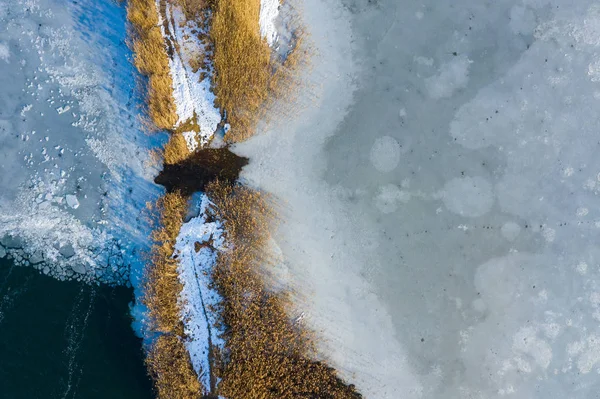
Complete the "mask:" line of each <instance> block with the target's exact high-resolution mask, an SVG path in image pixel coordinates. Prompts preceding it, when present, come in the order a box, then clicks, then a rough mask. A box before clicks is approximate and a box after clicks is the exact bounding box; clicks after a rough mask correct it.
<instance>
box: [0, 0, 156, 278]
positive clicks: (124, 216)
mask: <svg viewBox="0 0 600 399" xmlns="http://www.w3.org/2000/svg"><path fill="white" fill-rule="evenodd" d="M125 27H126V25H125V10H124V8H123V7H122V6H121V5H119V4H116V3H114V2H112V1H109V0H106V1H104V0H103V1H91V0H90V1H88V0H84V1H77V2H71V1H61V0H16V1H4V0H0V87H2V92H1V93H0V168H1V169H0V171H1V173H0V189H1V191H0V244H1V246H0V255H4V254H5V253H6V252H8V253H9V254H10V255H11V256H13V257H15V259H16V260H17V263H22V264H33V265H35V266H36V267H38V268H39V269H41V270H42V271H43V272H45V273H47V274H50V275H53V276H55V277H57V278H61V279H62V278H75V279H82V280H88V281H92V280H93V281H108V282H117V283H126V282H127V281H128V280H129V278H130V276H129V269H128V267H127V266H128V265H129V264H131V263H136V262H139V261H140V260H141V259H142V257H141V251H142V250H144V249H146V245H147V244H146V243H147V241H148V240H147V238H148V225H147V222H148V218H147V215H146V216H145V215H143V214H142V213H141V212H142V210H143V209H144V205H145V202H146V201H149V200H152V199H154V198H156V196H157V195H158V194H159V188H158V187H157V186H155V185H153V184H152V177H153V175H154V174H155V173H156V170H155V167H154V166H153V165H152V164H151V163H150V162H149V159H148V156H149V155H148V148H150V147H153V146H156V145H158V143H157V141H159V140H160V139H161V136H160V135H156V136H153V137H152V138H151V137H149V136H146V135H145V134H144V133H142V132H141V129H140V122H139V120H138V115H139V113H140V112H139V105H140V103H141V99H140V98H138V96H139V94H138V93H139V90H136V83H137V82H136V81H135V78H134V77H135V76H136V74H135V73H134V71H133V68H132V65H131V63H130V62H129V59H128V57H130V52H129V50H128V49H127V46H126V44H125V40H126V31H125ZM153 141H154V142H153ZM134 278H135V276H134Z"/></svg>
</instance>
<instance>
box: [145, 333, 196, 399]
mask: <svg viewBox="0 0 600 399" xmlns="http://www.w3.org/2000/svg"><path fill="white" fill-rule="evenodd" d="M146 363H147V364H148V369H149V372H150V374H151V375H152V377H153V379H154V384H155V387H156V391H157V396H158V398H159V399H200V397H201V395H202V394H203V393H204V392H203V391H204V390H203V388H202V386H201V384H200V382H198V377H197V376H196V373H195V372H194V370H193V369H192V366H191V360H190V355H189V353H188V351H187V349H186V348H185V346H184V344H183V341H182V340H181V337H179V336H176V335H171V334H163V335H160V336H159V337H158V338H157V339H156V340H155V341H154V342H153V343H152V346H151V348H150V350H149V351H148V356H147V358H146Z"/></svg>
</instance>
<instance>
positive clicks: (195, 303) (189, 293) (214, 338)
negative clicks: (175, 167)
mask: <svg viewBox="0 0 600 399" xmlns="http://www.w3.org/2000/svg"><path fill="white" fill-rule="evenodd" d="M210 205H211V203H210V201H209V200H208V198H207V197H206V196H204V195H202V199H201V203H200V214H199V215H198V216H197V217H195V218H192V219H191V220H190V221H188V222H187V223H184V224H183V226H182V227H181V230H180V231H179V235H178V236H177V241H176V243H175V253H174V255H176V256H177V260H178V261H179V266H178V268H177V271H178V273H179V281H180V282H181V284H182V290H181V293H180V296H179V304H180V306H181V319H182V321H183V325H184V332H185V335H186V341H185V346H186V348H187V350H188V352H189V354H190V358H191V360H192V365H193V367H194V371H195V372H196V374H197V375H198V378H199V380H200V382H201V383H202V384H203V386H204V387H205V388H206V389H209V388H210V373H211V371H210V370H211V359H210V352H211V350H212V348H211V347H215V346H216V347H219V348H222V347H223V345H224V341H223V339H222V338H221V337H220V335H221V333H222V331H221V330H220V329H219V328H218V327H217V318H216V313H215V312H216V307H217V306H218V305H219V303H220V302H221V301H222V298H221V296H220V295H219V294H218V293H217V292H216V290H214V289H213V288H212V283H211V274H212V269H213V267H214V265H215V263H216V260H217V253H218V251H220V250H223V249H225V240H224V237H223V225H222V224H221V222H220V221H215V222H207V215H206V210H207V207H208V206H210Z"/></svg>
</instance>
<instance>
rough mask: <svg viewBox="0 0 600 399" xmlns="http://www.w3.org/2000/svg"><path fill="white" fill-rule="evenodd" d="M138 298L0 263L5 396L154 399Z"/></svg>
mask: <svg viewBox="0 0 600 399" xmlns="http://www.w3.org/2000/svg"><path fill="white" fill-rule="evenodd" d="M132 299H133V291H132V290H131V289H128V288H124V287H116V288H111V287H106V286H100V287H99V286H93V287H92V286H88V285H85V284H81V283H77V282H72V281H71V282H62V281H58V280H55V279H53V278H51V277H47V276H45V275H42V274H40V273H39V272H37V271H35V270H34V269H32V268H27V267H18V266H14V265H13V264H12V262H10V261H8V260H6V259H0V398H2V399H21V398H22V399H36V398H40V399H41V398H43V399H53V398H64V399H74V398H81V399H93V398H103V399H105V398H114V399H116V398H127V399H142V398H144V399H145V398H151V397H153V395H152V388H151V382H150V380H149V378H148V376H147V375H146V369H145V367H144V363H143V354H142V347H141V340H140V339H139V338H137V337H136V336H135V335H134V333H133V330H132V329H131V316H130V314H129V303H130V302H131V301H132Z"/></svg>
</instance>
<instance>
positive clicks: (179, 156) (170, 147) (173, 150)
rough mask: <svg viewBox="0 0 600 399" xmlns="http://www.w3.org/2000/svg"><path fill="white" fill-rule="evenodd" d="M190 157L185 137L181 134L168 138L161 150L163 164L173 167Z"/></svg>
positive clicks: (174, 134)
mask: <svg viewBox="0 0 600 399" xmlns="http://www.w3.org/2000/svg"><path fill="white" fill-rule="evenodd" d="M189 156H190V150H189V149H188V147H187V143H186V141H185V137H183V135H182V134H181V133H173V134H171V136H169V141H168V142H167V144H166V145H165V148H164V150H163V159H164V163H165V164H167V165H175V164H178V163H180V162H182V161H184V160H186V159H187V158H188V157H189Z"/></svg>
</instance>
